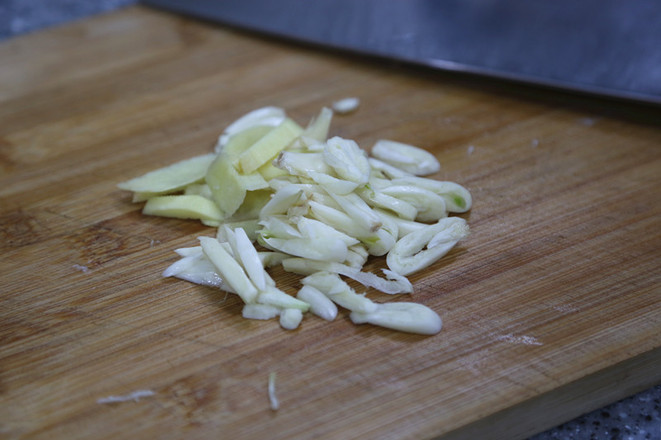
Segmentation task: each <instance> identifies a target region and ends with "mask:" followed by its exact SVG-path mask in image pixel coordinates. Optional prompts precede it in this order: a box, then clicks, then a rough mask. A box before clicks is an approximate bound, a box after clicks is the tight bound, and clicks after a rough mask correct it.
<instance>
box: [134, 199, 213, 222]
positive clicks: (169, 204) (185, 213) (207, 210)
mask: <svg viewBox="0 0 661 440" xmlns="http://www.w3.org/2000/svg"><path fill="white" fill-rule="evenodd" d="M142 213H143V214H146V215H158V216H161V217H173V218H183V219H197V220H202V221H205V222H208V223H209V224H214V223H215V222H218V223H219V222H221V221H222V220H223V218H224V217H223V213H222V212H220V210H219V209H218V207H217V206H216V204H215V203H214V202H213V201H211V200H209V199H207V198H206V197H203V196H200V195H196V194H190V195H174V196H173V195H168V196H157V197H152V198H151V199H149V200H147V203H145V206H144V208H143V209H142Z"/></svg>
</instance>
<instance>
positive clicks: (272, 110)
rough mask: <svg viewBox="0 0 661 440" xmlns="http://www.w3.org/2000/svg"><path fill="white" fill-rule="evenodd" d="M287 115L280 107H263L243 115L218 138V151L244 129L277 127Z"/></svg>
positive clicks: (216, 148)
mask: <svg viewBox="0 0 661 440" xmlns="http://www.w3.org/2000/svg"><path fill="white" fill-rule="evenodd" d="M286 117H287V115H286V114H285V111H284V110H283V109H281V108H279V107H272V106H269V107H262V108H258V109H256V110H253V111H251V112H248V113H246V114H245V115H243V116H241V117H240V118H239V119H237V120H236V121H234V122H232V123H231V124H230V125H229V126H228V127H227V128H226V129H225V130H224V131H223V134H221V135H220V137H219V138H218V143H217V144H216V147H215V150H216V153H219V152H220V151H221V150H222V149H223V147H224V146H225V145H227V143H228V142H229V140H230V138H231V137H232V136H234V135H236V134H238V133H240V132H242V131H245V130H247V129H249V128H252V127H260V126H265V127H276V126H278V125H280V124H281V123H282V122H283V121H284V120H285V119H286Z"/></svg>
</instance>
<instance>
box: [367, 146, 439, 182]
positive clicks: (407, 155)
mask: <svg viewBox="0 0 661 440" xmlns="http://www.w3.org/2000/svg"><path fill="white" fill-rule="evenodd" d="M372 156H374V157H376V158H377V159H380V160H382V161H383V162H386V163H388V164H390V165H392V166H394V167H396V168H400V169H402V170H404V171H406V172H408V173H411V174H415V175H416V176H426V175H428V174H433V173H435V172H437V171H438V170H440V169H441V164H440V163H438V160H437V159H436V157H434V155H433V154H431V153H430V152H428V151H426V150H423V149H422V148H418V147H414V146H413V145H408V144H403V143H401V142H395V141H390V140H386V139H382V140H379V141H377V142H376V144H374V146H373V147H372Z"/></svg>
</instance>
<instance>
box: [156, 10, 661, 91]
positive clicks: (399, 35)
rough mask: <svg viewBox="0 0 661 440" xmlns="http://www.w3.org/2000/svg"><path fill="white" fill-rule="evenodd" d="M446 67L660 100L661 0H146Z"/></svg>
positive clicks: (328, 43) (269, 30)
mask: <svg viewBox="0 0 661 440" xmlns="http://www.w3.org/2000/svg"><path fill="white" fill-rule="evenodd" d="M145 3H147V4H149V5H153V6H157V7H162V8H166V9H168V10H171V11H176V12H180V13H185V14H188V15H191V16H195V17H200V18H204V19H207V20H212V21H217V22H220V23H224V24H228V25H232V26H237V27H241V28H246V29H249V30H252V31H258V32H264V33H267V34H271V35H277V36H281V37H286V38H290V39H295V40H300V41H304V42H307V43H314V44H319V45H324V46H328V47H332V48H336V49H343V50H349V51H352V52H357V53H362V54H369V55H372V56H378V57H387V58H393V59H397V60H401V61H406V62H411V63H416V64H422V65H426V66H431V67H434V68H438V69H443V70H450V71H459V72H470V73H473V74H479V75H487V76H493V77H499V78H504V79H510V80H515V81H522V82H526V83H532V84H537V85H544V86H551V87H556V88H562V89H570V90H575V91H582V92H588V93H591V94H598V95H605V96H611V97H618V98H626V99H632V100H637V101H644V102H649V103H655V104H661V2H660V1H658V0H580V1H576V0H554V1H529V0H393V1H378V0H278V1H273V0H196V1H188V0H147V1H145Z"/></svg>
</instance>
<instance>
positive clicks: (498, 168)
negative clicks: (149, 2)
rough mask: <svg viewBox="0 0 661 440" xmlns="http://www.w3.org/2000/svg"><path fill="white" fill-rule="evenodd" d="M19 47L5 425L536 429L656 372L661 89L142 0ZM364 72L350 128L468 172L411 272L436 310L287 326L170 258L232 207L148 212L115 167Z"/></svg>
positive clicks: (415, 434)
mask: <svg viewBox="0 0 661 440" xmlns="http://www.w3.org/2000/svg"><path fill="white" fill-rule="evenodd" d="M0 59H2V60H3V62H2V66H1V67H0V100H1V101H0V102H1V104H0V179H1V180H0V203H1V207H0V234H1V236H2V241H1V242H0V246H1V253H0V265H1V266H0V267H1V268H2V274H3V276H2V278H3V285H2V289H1V292H2V293H1V298H2V301H1V302H0V308H1V312H0V319H1V321H0V338H1V339H0V341H1V346H0V436H1V437H3V438H35V439H39V438H69V439H78V438H90V437H91V438H99V439H103V438H125V437H128V436H130V437H131V438H141V439H142V438H144V439H151V438H159V439H167V438H182V437H185V438H192V439H197V438H205V439H206V438H274V439H280V438H283V439H284V438H295V439H304V438H359V437H360V438H367V439H371V438H373V439H421V438H436V437H440V436H443V435H447V436H448V438H487V437H488V438H523V437H525V436H527V435H530V434H533V433H534V432H537V431H540V430H543V429H545V428H547V427H550V426H553V425H555V424H558V423H560V422H562V421H564V420H567V419H569V418H571V417H574V416H576V415H578V414H580V413H582V412H584V411H587V410H589V409H592V408H595V407H599V406H600V405H603V404H605V403H608V402H609V401H614V400H616V399H618V398H621V397H624V396H626V395H628V394H631V393H634V392H636V391H638V390H641V389H643V388H645V387H649V386H651V385H653V384H655V383H659V382H660V381H661V370H660V369H658V368H656V366H658V365H659V362H660V361H661V349H660V348H659V347H660V346H661V309H660V307H661V292H660V289H659V284H660V282H661V270H660V265H659V262H660V261H661V222H660V220H659V218H660V215H661V208H660V203H659V201H660V200H661V190H660V189H659V188H660V187H661V130H660V129H659V128H658V124H656V123H658V121H661V119H659V112H658V109H652V108H642V107H636V106H632V105H628V104H624V103H618V102H611V101H601V100H596V99H592V100H589V99H583V98H581V97H575V96H569V95H563V94H560V93H557V94H556V93H551V92H548V91H542V90H535V89H530V88H526V89H522V88H519V87H517V86H515V85H508V84H503V83H493V82H487V81H484V80H480V79H478V78H463V77H458V76H453V75H447V74H439V73H436V72H430V71H426V70H421V69H415V68H410V67H406V66H401V65H393V64H390V63H387V62H381V61H378V60H362V59H359V58H357V57H353V56H342V55H341V54H335V53H331V52H325V51H319V50H316V49H314V48H311V47H301V46H295V45H290V44H286V43H283V42H277V41H269V40H267V39H262V38H259V37H255V36H251V35H247V34H243V33H239V32H237V31H233V30H228V29H223V28H219V27H215V26H212V25H208V24H203V23H199V22H195V21H191V20H187V19H183V18H179V17H175V16H172V15H168V14H164V13H160V12H155V11H152V10H149V9H145V8H142V7H134V8H129V9H126V10H124V11H120V12H117V13H113V14H109V15H106V16H101V17H98V18H94V19H92V20H86V21H82V22H78V23H76V24H73V25H69V26H66V27H62V28H58V29H54V30H50V31H47V32H43V33H38V34H34V35H29V36H25V37H21V38H17V39H14V40H10V41H8V42H6V43H3V44H2V45H0ZM345 96H358V97H360V99H361V101H362V106H361V108H360V109H359V111H358V112H356V113H355V114H353V115H351V116H347V117H337V118H336V119H335V121H334V125H333V133H334V134H337V135H339V136H344V137H349V138H352V139H356V140H357V141H358V142H359V143H360V144H361V145H362V146H364V147H367V148H369V146H371V144H372V143H373V142H374V141H375V140H376V139H378V138H391V139H395V140H400V141H403V142H409V143H412V144H416V145H420V146H424V147H425V148H427V149H429V150H430V151H432V152H433V153H434V154H436V156H437V157H438V158H439V160H440V161H441V163H442V169H441V171H440V172H439V173H438V174H437V175H436V176H435V177H436V178H439V179H444V180H454V181H457V182H459V183H461V184H463V185H465V186H466V187H467V188H469V189H470V190H471V192H472V194H473V197H474V200H475V204H474V207H473V209H472V210H471V212H470V213H469V214H467V215H466V216H465V217H466V218H467V220H468V222H469V224H470V226H471V230H472V233H471V236H470V237H469V238H468V239H467V240H465V241H464V242H462V243H461V245H460V246H458V247H457V248H456V249H454V250H453V251H452V252H451V253H450V254H449V255H448V256H447V257H446V258H444V259H443V260H442V261H440V262H439V263H437V264H435V265H434V266H432V267H431V268H430V269H429V270H427V271H425V272H424V273H420V274H417V275H415V276H413V277H412V281H413V282H414V287H415V292H414V293H413V295H412V299H413V300H414V301H417V302H420V303H424V304H426V305H428V306H429V307H431V308H433V309H434V310H436V311H437V312H438V313H439V314H440V315H441V316H442V317H443V319H444V323H445V326H444V329H443V331H442V332H441V333H440V334H439V335H436V336H433V337H421V336H415V335H407V334H402V333H397V332H392V331H388V330H385V329H379V328H376V327H371V326H367V325H365V326H354V325H352V324H351V323H350V321H349V320H348V316H347V315H346V314H341V316H340V317H339V318H338V319H337V320H336V321H334V322H332V323H327V322H322V321H321V320H320V319H316V318H314V317H308V318H306V319H305V320H304V322H303V324H302V327H301V328H300V329H298V330H296V331H293V332H286V331H283V330H282V329H281V328H280V327H279V326H278V324H277V323H276V322H273V321H270V322H258V321H249V320H244V319H242V318H241V316H240V315H241V305H240V303H239V300H238V299H237V298H236V297H233V296H226V295H224V294H223V293H222V292H219V291H216V290H213V289H210V288H204V287H200V286H194V285H190V284H188V283H185V282H182V281H177V280H172V279H163V278H161V276H160V273H161V272H162V270H163V269H164V268H165V267H167V265H168V264H169V263H171V262H173V261H175V260H176V255H175V254H174V253H173V252H172V250H173V249H175V248H177V247H181V246H188V245H192V244H194V242H195V238H196V237H197V236H199V235H211V234H213V233H214V231H213V230H212V229H210V228H206V227H204V226H201V225H199V224H197V223H195V222H187V221H179V220H171V219H162V218H154V217H144V216H142V215H141V214H140V209H141V207H140V205H137V204H132V203H131V202H130V195H129V194H127V193H125V192H122V191H120V190H118V189H117V188H116V184H117V183H118V182H120V181H123V180H126V179H128V178H131V177H134V176H136V175H139V174H141V173H144V172H146V171H148V170H151V169H154V168H156V167H159V166H162V165H166V164H169V163H172V162H174V161H176V160H179V159H184V158H188V157H191V156H193V155H196V154H202V153H205V152H208V151H210V149H211V147H212V145H213V144H214V142H215V139H216V137H217V136H218V134H219V133H220V131H221V130H222V129H223V128H224V127H225V126H226V125H227V124H228V123H230V122H231V121H232V120H234V119H235V118H236V117H238V116H240V115H241V114H243V113H245V112H247V111H249V110H252V109H255V108H257V107H260V106H264V105H278V106H281V107H284V108H285V109H287V111H288V112H289V114H290V115H291V116H292V117H293V118H294V119H296V120H298V121H299V122H301V123H306V122H307V121H308V120H309V119H310V118H311V117H312V116H314V115H315V114H316V112H317V111H318V110H319V109H320V108H321V106H323V105H329V104H330V103H331V102H332V101H333V100H336V99H338V98H342V97H345ZM382 264H383V260H380V259H376V260H374V261H373V263H372V264H371V265H370V266H369V267H370V268H371V269H376V268H377V267H379V266H380V265H382ZM273 276H274V277H275V278H276V280H277V281H278V283H279V284H280V285H281V286H282V287H284V288H285V289H286V290H288V291H290V292H293V291H295V289H296V287H297V286H298V282H297V278H296V277H293V276H291V275H287V274H284V273H282V271H277V270H276V271H274V273H273ZM368 294H369V295H370V296H371V297H372V298H374V299H375V300H378V301H385V300H388V299H391V298H389V297H388V298H387V297H386V295H382V294H378V293H377V292H369V293H368ZM272 371H275V372H277V378H278V379H277V394H278V397H279V399H280V403H281V409H280V410H279V411H277V412H273V411H271V410H270V409H269V403H268V398H267V391H266V384H267V380H268V375H269V373H270V372H272ZM144 389H149V390H152V391H154V392H155V395H154V396H151V397H144V398H142V399H140V400H139V401H129V402H123V403H115V404H97V400H98V399H100V398H103V397H107V396H111V395H128V394H130V393H131V392H134V391H136V390H144Z"/></svg>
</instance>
